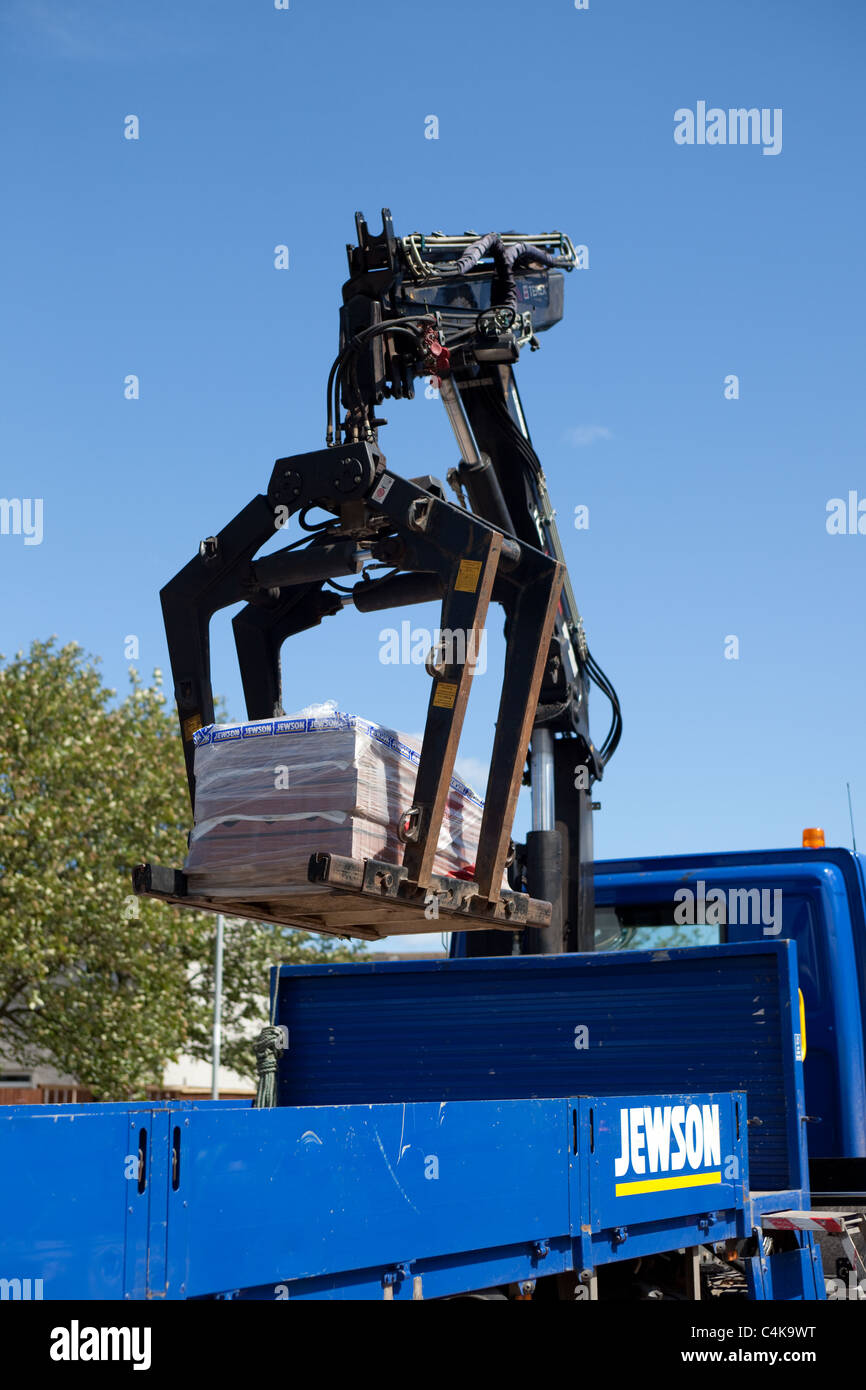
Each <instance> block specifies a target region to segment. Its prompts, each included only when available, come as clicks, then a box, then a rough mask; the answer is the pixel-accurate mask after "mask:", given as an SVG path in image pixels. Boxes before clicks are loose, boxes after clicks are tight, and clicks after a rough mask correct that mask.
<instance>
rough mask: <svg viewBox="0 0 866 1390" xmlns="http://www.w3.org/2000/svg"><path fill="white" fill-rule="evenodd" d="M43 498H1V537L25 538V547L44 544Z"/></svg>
mask: <svg viewBox="0 0 866 1390" xmlns="http://www.w3.org/2000/svg"><path fill="white" fill-rule="evenodd" d="M42 511H43V501H42V498H41V497H0V536H23V537H24V544H25V545H41V544H42Z"/></svg>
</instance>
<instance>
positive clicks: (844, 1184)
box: [594, 846, 866, 1196]
mask: <svg viewBox="0 0 866 1390" xmlns="http://www.w3.org/2000/svg"><path fill="white" fill-rule="evenodd" d="M594 879H595V901H596V922H595V949H596V950H600V951H628V950H646V949H657V950H666V949H667V948H668V947H671V946H710V945H715V944H721V943H724V942H730V943H735V942H740V941H744V940H746V939H750V938H758V939H761V938H763V939H767V940H773V939H779V938H787V939H790V940H792V941H794V942H795V943H796V947H797V961H798V969H799V984H800V991H801V1010H802V1013H803V1015H804V1024H805V1026H804V1029H803V1033H804V1038H803V1041H802V1047H803V1052H804V1075H805V1093H806V1113H807V1123H808V1129H807V1138H808V1149H809V1157H810V1168H811V1170H812V1185H813V1188H814V1189H815V1190H816V1192H817V1191H822V1192H824V1193H827V1195H828V1196H829V1195H831V1194H836V1193H842V1192H843V1191H844V1192H846V1193H848V1192H850V1193H852V1194H853V1193H855V1192H856V1193H857V1194H858V1195H859V1194H860V1193H862V1192H863V1191H864V1189H866V1068H864V1055H866V1040H864V1022H866V1009H864V999H866V897H864V886H866V881H864V868H863V856H862V855H860V854H856V853H852V852H851V851H849V850H846V849H828V848H824V847H823V846H822V847H820V848H817V849H811V848H803V849H782V850H758V851H749V852H746V853H729V854H692V855H681V856H679V855H678V856H669V857H665V858H646V859H613V860H600V861H598V862H597V863H596V865H595V874H594ZM731 1043H732V1040H731V1039H729V1038H728V1039H725V1038H722V1039H720V1044H721V1045H722V1046H724V1047H730V1046H731ZM857 1160H859V1162H858V1161H857Z"/></svg>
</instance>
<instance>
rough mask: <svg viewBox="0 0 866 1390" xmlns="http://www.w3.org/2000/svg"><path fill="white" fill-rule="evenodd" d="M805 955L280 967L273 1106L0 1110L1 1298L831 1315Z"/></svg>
mask: <svg viewBox="0 0 866 1390" xmlns="http://www.w3.org/2000/svg"><path fill="white" fill-rule="evenodd" d="M796 956H797V948H796V945H795V944H794V943H793V942H791V941H788V940H779V941H745V942H742V943H737V944H727V945H722V946H715V947H703V946H699V947H693V948H688V947H687V948H679V949H676V950H672V951H667V950H658V951H653V950H650V951H646V950H644V951H640V952H637V953H628V952H622V951H611V952H599V953H597V954H596V953H582V954H566V953H560V954H557V955H536V956H533V957H529V956H522V957H520V956H510V957H499V958H496V959H471V958H470V959H463V960H432V961H431V960H421V961H418V962H417V963H416V962H388V961H385V962H375V961H371V962H365V963H350V964H341V965H333V966H330V965H322V966H313V965H309V966H282V967H280V968H279V969H278V970H275V972H274V976H273V980H272V1000H273V1017H274V1020H275V1022H274V1025H273V1033H274V1034H275V1035H279V1036H280V1038H281V1044H280V1046H279V1047H276V1048H275V1049H274V1053H273V1058H274V1064H275V1074H274V1076H273V1081H274V1083H275V1092H274V1097H273V1099H274V1101H275V1104H273V1105H270V1106H267V1107H258V1106H255V1105H252V1104H251V1103H249V1102H247V1103H241V1102H238V1101H203V1102H196V1103H193V1102H178V1103H174V1102H173V1103H162V1104H160V1103H149V1104H137V1105H136V1104H130V1105H124V1104H108V1105H96V1104H90V1105H68V1106H59V1107H51V1106H20V1107H16V1106H10V1107H4V1108H3V1110H2V1112H0V1230H2V1233H3V1234H2V1242H0V1251H2V1261H3V1270H2V1276H0V1277H2V1279H3V1283H2V1285H0V1292H2V1296H3V1297H13V1298H28V1297H29V1298H64V1297H65V1298H115V1299H201V1298H222V1299H259V1300H275V1301H282V1300H304V1299H317V1300H320V1299H411V1300H417V1299H428V1298H461V1297H475V1298H499V1299H503V1298H509V1297H515V1298H518V1297H519V1298H528V1297H535V1298H538V1299H542V1300H544V1299H547V1298H556V1299H559V1300H561V1299H586V1300H589V1301H593V1300H597V1299H609V1298H616V1299H621V1298H636V1299H693V1298H700V1297H702V1296H703V1297H707V1296H710V1295H712V1294H713V1293H717V1294H719V1295H721V1294H723V1293H724V1294H726V1295H728V1296H730V1295H731V1294H733V1293H739V1294H740V1295H741V1296H742V1297H744V1298H745V1297H748V1298H752V1299H758V1300H764V1299H785V1300H787V1299H792V1300H809V1299H821V1298H823V1297H824V1294H825V1283H824V1274H823V1271H822V1263H821V1257H820V1253H819V1249H818V1246H817V1244H816V1240H815V1230H816V1219H819V1218H816V1213H815V1212H814V1211H813V1210H812V1208H811V1206H810V1195H809V1174H808V1155H807V1148H806V1127H805V1123H804V1120H805V1108H804V1090H803V1063H802V1035H801V1024H800V1010H799V999H798V986H797V971H796ZM283 1030H284V1031H283ZM722 1033H724V1034H725V1039H726V1041H725V1045H724V1046H723V1047H720V1045H719V1038H720V1035H721V1034H722Z"/></svg>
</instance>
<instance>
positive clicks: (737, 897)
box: [674, 878, 782, 936]
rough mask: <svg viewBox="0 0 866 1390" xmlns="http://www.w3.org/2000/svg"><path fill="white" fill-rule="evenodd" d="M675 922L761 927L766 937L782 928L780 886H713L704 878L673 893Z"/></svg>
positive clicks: (677, 923)
mask: <svg viewBox="0 0 866 1390" xmlns="http://www.w3.org/2000/svg"><path fill="white" fill-rule="evenodd" d="M674 902H675V903H676V904H677V906H676V907H675V908H674V922H675V923H676V925H677V926H678V927H694V926H699V927H705V926H710V927H718V926H724V925H725V924H726V923H730V924H731V926H734V927H736V926H738V925H739V926H744V927H745V926H753V927H757V926H760V927H762V928H763V934H764V936H778V935H779V932H780V931H781V930H782V890H781V888H772V889H770V888H729V889H728V890H727V892H726V891H725V890H724V888H711V889H710V891H709V893H708V892H707V885H706V883H705V882H704V880H703V879H702V878H700V879H698V882H697V884H696V886H695V888H678V889H677V890H676V892H675V893H674Z"/></svg>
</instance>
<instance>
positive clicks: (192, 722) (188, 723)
mask: <svg viewBox="0 0 866 1390" xmlns="http://www.w3.org/2000/svg"><path fill="white" fill-rule="evenodd" d="M200 728H201V715H200V714H191V715H190V716H189V718H188V719H185V720H184V721H183V723H182V725H181V733H182V734H183V741H184V743H189V741H190V739H191V738H192V736H193V734H194V733H195V732H196V730H197V729H200Z"/></svg>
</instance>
